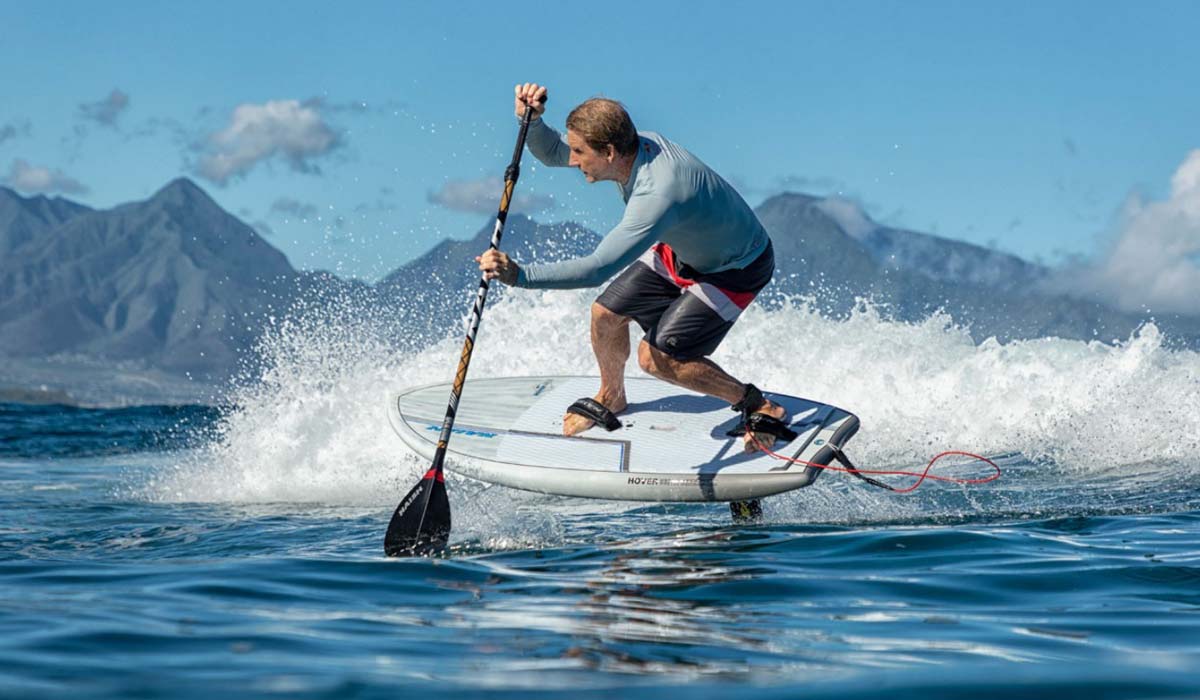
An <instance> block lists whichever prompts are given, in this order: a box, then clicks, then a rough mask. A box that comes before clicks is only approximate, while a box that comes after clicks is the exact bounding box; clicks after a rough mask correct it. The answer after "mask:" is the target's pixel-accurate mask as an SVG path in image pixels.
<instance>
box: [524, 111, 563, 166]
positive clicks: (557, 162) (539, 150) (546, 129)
mask: <svg viewBox="0 0 1200 700" xmlns="http://www.w3.org/2000/svg"><path fill="white" fill-rule="evenodd" d="M525 145H527V146H529V152H530V153H532V154H533V155H534V157H535V158H537V159H538V160H540V161H542V163H545V164H546V165H548V166H550V167H552V168H565V167H566V166H567V162H568V161H569V160H570V159H571V147H570V146H568V145H567V142H566V141H565V140H564V139H563V137H562V134H560V133H558V131H557V130H556V129H555V128H554V127H552V126H550V125H549V124H547V123H546V122H544V121H542V120H541V118H540V117H539V118H538V119H535V120H533V121H531V122H529V136H528V137H527V138H526V139H525Z"/></svg>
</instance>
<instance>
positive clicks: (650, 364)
mask: <svg viewBox="0 0 1200 700" xmlns="http://www.w3.org/2000/svg"><path fill="white" fill-rule="evenodd" d="M663 357H665V355H663V353H662V351H661V350H659V349H657V348H655V347H654V346H653V345H651V344H650V343H647V342H646V341H644V340H643V341H642V342H641V343H638V366H639V367H641V368H642V371H643V372H645V373H646V374H649V375H651V376H654V375H657V374H658V373H659V371H660V368H661V366H662V358H663Z"/></svg>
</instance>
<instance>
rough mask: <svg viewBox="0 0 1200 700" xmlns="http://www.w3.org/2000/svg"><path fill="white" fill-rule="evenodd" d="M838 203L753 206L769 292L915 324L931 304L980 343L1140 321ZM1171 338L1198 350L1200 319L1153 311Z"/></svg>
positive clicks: (798, 200)
mask: <svg viewBox="0 0 1200 700" xmlns="http://www.w3.org/2000/svg"><path fill="white" fill-rule="evenodd" d="M844 204H845V203H844V202H837V201H831V200H823V199H818V198H815V197H810V196H807V195H801V194H781V195H777V196H775V197H772V198H770V199H768V200H767V201H765V202H763V203H762V204H761V205H760V206H759V207H758V208H757V209H756V210H755V211H756V213H757V214H758V217H759V219H760V220H761V221H762V222H763V225H764V226H765V227H766V229H767V231H768V232H769V233H770V234H771V239H772V240H773V241H774V243H775V250H776V275H775V280H774V281H773V282H772V285H771V287H769V288H768V289H770V290H773V291H775V292H777V293H784V294H801V295H812V296H814V297H815V298H816V299H817V300H818V302H819V303H820V305H821V306H820V308H822V309H823V310H825V311H826V312H829V313H831V314H834V315H842V314H845V313H848V312H849V310H850V309H851V308H853V307H854V305H855V303H856V301H857V299H859V298H870V299H871V300H872V301H873V302H874V303H876V304H879V305H882V306H883V307H884V308H885V309H886V310H887V312H888V313H890V314H891V315H892V316H893V317H895V318H897V319H899V320H904V321H917V320H920V319H923V318H925V317H927V316H928V315H929V313H931V312H933V311H936V310H939V309H940V310H944V311H945V312H947V313H949V314H950V315H951V316H952V317H953V318H954V320H955V322H956V323H960V324H964V325H967V326H969V327H970V329H971V332H972V335H973V337H975V338H976V339H977V340H979V341H982V340H984V339H986V338H989V337H995V338H997V339H998V340H1000V341H1009V340H1015V339H1022V338H1043V337H1051V336H1053V337H1061V338H1071V339H1078V340H1093V339H1096V338H1100V339H1105V340H1109V339H1113V338H1127V337H1129V335H1130V333H1132V332H1133V331H1134V330H1135V329H1136V328H1138V327H1139V326H1140V325H1142V323H1143V322H1144V321H1145V320H1146V319H1145V317H1143V316H1140V315H1135V314H1128V313H1124V312H1121V311H1117V310H1115V309H1112V308H1109V307H1107V306H1104V305H1103V304H1099V303H1096V302H1091V301H1084V300H1079V299H1075V298H1071V297H1065V296H1061V295H1058V294H1053V293H1050V292H1047V291H1045V286H1044V285H1043V282H1044V281H1045V280H1046V279H1047V278H1048V277H1049V276H1050V275H1052V274H1053V272H1052V271H1051V270H1049V269H1047V268H1045V267H1042V266H1039V265H1035V264H1033V263H1029V262H1026V261H1024V260H1021V259H1020V258H1017V257H1016V256H1012V255H1008V254H1006V253H1001V252H998V251H994V250H991V249H988V248H983V247H980V246H975V245H972V244H969V243H963V242H961V241H952V240H948V239H944V238H940V237H937V236H931V235H929V234H924V233H916V232H911V231H903V230H899V229H890V228H886V227H881V226H878V225H876V224H874V223H873V222H871V221H870V220H869V219H868V218H866V217H865V215H863V214H862V213H861V212H857V213H856V212H853V211H849V210H847V209H846V207H845V206H844ZM1155 322H1156V323H1157V324H1158V325H1159V327H1160V328H1161V329H1163V330H1164V331H1166V332H1167V334H1168V335H1170V336H1172V337H1173V338H1174V339H1175V341H1176V342H1178V343H1180V344H1183V345H1186V346H1189V347H1197V346H1200V317H1196V316H1182V315H1178V314H1174V315H1172V314H1165V315H1159V316H1157V317H1156V318H1155Z"/></svg>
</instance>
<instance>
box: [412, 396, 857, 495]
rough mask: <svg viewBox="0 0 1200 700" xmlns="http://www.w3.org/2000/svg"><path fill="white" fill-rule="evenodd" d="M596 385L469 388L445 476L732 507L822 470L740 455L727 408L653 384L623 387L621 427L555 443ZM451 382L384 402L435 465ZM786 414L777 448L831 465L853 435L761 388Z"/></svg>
mask: <svg viewBox="0 0 1200 700" xmlns="http://www.w3.org/2000/svg"><path fill="white" fill-rule="evenodd" d="M599 386H600V379H599V378H598V377H502V378H484V379H473V380H468V381H467V383H466V385H465V386H464V388H463V393H462V397H461V400H460V402H459V406H458V412H457V415H456V419H455V423H454V432H453V434H452V436H451V438H450V442H449V445H448V451H447V459H446V468H447V469H449V470H451V471H454V472H456V473H459V474H463V475H465V476H468V477H471V478H475V479H479V480H481V481H487V482H490V483H496V484H501V485H504V486H510V487H513V488H520V489H526V490H531V491H539V492H543V493H553V494H559V495H565V496H580V497H590V498H610V499H619V500H637V501H729V500H746V499H752V498H759V497H762V496H768V495H771V494H775V493H780V492H783V491H789V490H792V489H796V488H801V487H803V486H807V485H809V484H810V483H812V481H813V480H814V479H815V478H816V476H817V475H818V474H819V472H820V470H819V469H817V468H815V467H807V466H805V465H802V464H792V463H789V462H787V461H784V460H780V459H777V458H774V457H771V456H769V455H766V454H763V453H761V452H759V453H753V454H746V453H745V452H744V451H743V449H742V439H741V438H740V437H729V436H727V435H726V433H727V432H728V431H729V430H731V429H732V428H734V427H735V426H736V425H737V424H738V422H739V420H740V416H739V415H738V414H736V413H735V412H733V411H731V410H730V409H729V404H727V403H725V402H723V401H720V400H718V399H714V398H711V397H708V396H704V395H702V394H697V393H694V392H691V391H688V390H685V389H681V388H679V387H676V386H673V385H671V384H667V383H666V382H662V381H659V380H656V379H649V378H628V379H626V394H627V397H628V400H629V408H628V409H627V410H625V411H624V412H622V413H621V414H620V415H619V416H618V417H619V418H620V420H621V423H622V428H621V429H619V430H616V431H613V432H607V431H605V430H604V429H603V428H599V427H596V428H592V429H591V430H589V431H587V432H585V433H583V434H581V435H577V436H574V437H564V436H563V435H562V417H563V413H564V412H565V410H566V408H567V406H569V405H571V403H573V402H574V401H575V400H576V399H579V398H582V397H584V396H593V395H594V394H595V393H596V390H597V389H598V388H599ZM450 388H451V387H450V384H436V385H429V386H423V387H415V388H411V389H406V390H404V391H402V392H400V393H398V394H396V395H393V396H392V397H391V400H390V408H389V412H388V413H389V418H390V419H391V422H392V426H393V427H394V428H395V430H396V432H397V434H399V436H400V438H401V439H402V440H403V441H404V442H405V444H407V445H408V446H409V447H410V448H412V449H413V450H414V451H416V452H417V453H418V454H420V455H422V456H424V457H426V458H429V459H432V458H433V454H434V452H435V451H436V447H437V440H438V435H439V434H440V432H441V429H442V421H443V419H444V418H445V414H446V404H447V401H448V400H449V397H450ZM765 393H766V395H767V396H768V397H769V398H770V399H771V400H772V401H775V402H776V403H779V404H781V405H783V406H784V408H786V409H787V411H788V415H789V419H788V422H789V425H790V426H791V428H792V430H794V431H796V432H797V433H799V437H798V438H797V439H796V440H793V441H791V442H789V443H787V444H786V445H784V444H781V443H777V444H776V446H775V448H774V451H775V452H777V453H778V454H780V455H784V456H787V457H790V458H793V459H798V460H802V461H805V462H812V463H817V464H828V463H829V461H830V460H831V459H832V458H833V452H832V449H831V447H830V446H831V445H836V446H839V447H840V446H841V445H843V444H844V443H845V442H846V440H848V439H850V437H851V436H852V435H853V434H854V433H855V432H856V431H857V430H858V418H857V417H855V416H854V415H852V414H850V413H848V412H846V411H843V410H841V409H838V408H835V407H833V406H828V405H826V404H822V403H817V402H814V401H809V400H807V399H802V398H798V397H795V396H786V395H782V394H774V393H771V392H765Z"/></svg>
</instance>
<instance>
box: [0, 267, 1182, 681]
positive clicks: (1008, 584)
mask: <svg viewBox="0 0 1200 700" xmlns="http://www.w3.org/2000/svg"><path fill="white" fill-rule="evenodd" d="M589 299H590V297H589V296H588V295H587V294H584V293H580V294H575V293H562V292H557V293H542V292H525V291H522V290H516V291H515V292H514V293H511V294H508V295H507V296H506V297H505V298H504V299H503V300H502V301H500V302H499V303H497V304H495V305H494V306H492V307H490V308H489V309H488V312H487V314H486V315H485V318H484V324H483V329H482V331H481V333H480V337H479V342H478V345H477V349H476V352H475V358H474V361H473V364H472V368H471V376H473V377H480V376H487V375H518V374H543V373H551V372H553V373H564V374H565V373H580V374H591V373H594V368H593V367H592V363H591V359H590V351H589V349H588V345H587V327H586V322H587V315H586V310H587V306H588V302H589ZM465 301H466V299H465V297H464V309H465V308H466V303H465ZM390 322H392V321H391V320H389V319H388V318H386V314H383V313H369V312H368V310H364V309H358V308H354V306H353V304H347V306H346V307H345V308H343V309H341V310H340V311H338V312H331V313H328V314H325V315H323V316H321V317H320V318H314V319H311V320H308V321H292V322H281V323H279V324H278V325H277V326H276V327H274V328H273V330H272V332H271V333H270V334H269V335H268V337H267V338H266V339H265V340H264V343H263V345H262V347H261V349H260V351H261V355H262V357H263V358H264V359H265V360H266V366H267V371H266V372H265V374H264V375H263V376H262V377H261V378H260V379H259V380H258V381H255V382H246V383H244V384H243V385H241V386H240V387H238V388H237V389H236V390H235V391H234V393H233V396H232V399H231V401H230V402H229V403H228V404H227V405H224V406H218V407H161V406H146V407H137V408H121V409H108V410H101V409H75V408H66V407H28V406H15V405H3V406H0V590H2V591H3V595H2V596H0V697H4V698H20V697H66V696H71V697H86V698H126V697H138V698H157V697H170V698H176V697H206V698H207V697H212V696H214V694H216V693H224V694H226V695H227V696H229V697H287V698H327V697H328V698H374V697H380V698H382V697H389V698H390V697H397V696H398V694H399V697H406V696H412V695H415V694H416V693H423V694H425V693H432V694H435V696H437V697H442V696H445V697H481V696H489V697H490V696H495V697H514V698H516V697H521V698H524V697H569V698H591V697H597V698H599V697H614V698H616V697H621V698H625V697H629V698H641V697H647V698H648V697H655V698H657V697H662V696H663V694H664V693H679V694H681V695H682V694H684V693H686V695H685V697H702V698H703V697H729V696H731V695H734V694H736V696H737V697H751V698H791V697H816V698H822V697H838V698H847V697H849V698H858V697H861V698H868V697H870V698H875V697H879V696H880V695H883V694H885V693H886V694H888V696H889V697H894V698H909V697H914V698H915V697H920V698H929V697H962V696H967V695H970V696H973V697H982V698H991V697H996V698H1001V697H1003V698H1012V697H1050V696H1054V697H1056V698H1066V697H1088V698H1092V697H1099V698H1176V697H1200V355H1198V354H1197V353H1195V352H1189V351H1184V350H1178V349H1172V346H1171V343H1170V340H1169V339H1168V338H1163V337H1162V336H1161V334H1160V333H1159V332H1158V330H1157V329H1156V328H1155V327H1154V326H1153V325H1152V324H1148V325H1147V326H1145V327H1143V328H1142V329H1141V330H1139V331H1138V332H1137V333H1136V334H1134V335H1133V336H1132V337H1130V338H1124V339H1117V340H1118V342H1115V343H1113V342H1111V340H1112V339H1105V340H1106V341H1110V342H1105V343H1100V342H1093V343H1085V342H1079V341H1067V340H1060V339H1042V340H1034V341H1024V342H1014V343H1009V344H1003V345H1002V344H999V343H996V342H993V341H984V342H982V343H975V342H973V341H972V339H971V338H970V335H969V331H968V330H965V329H962V328H958V327H956V326H955V324H954V322H953V320H952V319H949V318H946V317H942V316H934V317H932V318H930V319H929V320H927V321H926V322H924V323H921V324H899V323H894V322H891V321H888V320H887V319H885V318H883V317H882V316H881V315H880V313H879V312H878V311H877V310H875V309H873V308H871V307H870V306H866V305H864V307H863V308H861V309H860V310H859V311H857V312H856V313H855V314H853V315H852V316H851V317H850V318H848V319H842V320H836V321H835V320H829V319H826V318H823V317H822V316H821V315H820V314H818V313H816V311H814V310H813V309H812V308H811V307H810V306H808V305H806V304H805V303H803V302H799V301H792V302H789V303H786V304H784V305H782V306H777V307H775V308H771V309H768V308H765V307H751V309H750V310H749V311H748V312H747V314H746V316H745V317H744V318H743V319H742V320H741V321H740V322H739V324H738V326H737V327H735V329H734V331H733V333H732V334H731V335H730V337H729V339H728V340H727V342H726V343H725V345H723V346H722V348H721V350H720V351H719V352H718V354H717V355H716V356H715V358H714V359H716V360H717V361H718V362H720V363H721V364H723V365H724V366H726V367H727V368H729V369H730V370H731V371H732V372H733V373H734V374H736V375H738V376H740V377H743V378H744V379H747V380H751V381H754V382H755V383H756V384H758V385H759V386H763V387H765V388H769V389H771V390H776V391H781V392H786V393H791V394H797V395H801V396H807V397H811V398H813V399H817V400H821V401H826V402H829V403H833V404H836V405H839V406H844V407H845V408H847V409H849V410H852V411H854V412H855V413H856V414H858V415H859V416H860V418H861V419H862V422H863V427H862V429H861V431H860V432H859V434H858V435H857V436H856V437H855V438H854V439H853V440H851V441H850V443H849V444H848V447H847V451H848V453H849V454H850V455H851V456H852V457H853V458H854V459H855V461H856V462H857V463H859V464H860V465H863V466H874V467H901V468H913V467H917V468H920V467H923V465H924V464H925V462H926V461H927V460H928V459H929V458H930V457H932V456H933V455H934V454H936V453H937V452H940V451H942V450H946V449H960V450H967V451H971V452H975V453H980V454H985V455H989V456H991V457H993V458H995V459H996V461H997V463H998V464H999V465H1000V467H1001V468H1002V470H1003V475H1002V477H1001V479H1000V480H998V481H995V482H992V483H989V484H984V485H978V486H962V485H956V484H949V483H940V482H939V483H932V482H926V483H925V484H924V485H922V486H921V488H919V489H918V490H916V491H915V492H913V493H911V494H906V495H898V494H892V493H888V492H884V491H882V490H878V489H874V488H871V487H869V486H867V485H865V484H863V483H862V482H859V481H858V480H855V479H852V478H847V477H846V476H845V475H842V474H836V473H830V474H826V475H824V476H822V478H821V479H819V480H818V481H817V482H816V484H815V485H814V486H812V487H810V488H807V489H803V490H800V491H797V492H793V493H790V494H785V495H782V496H777V497H773V498H769V499H766V500H765V501H764V510H765V516H766V520H765V522H764V523H762V524H758V525H733V524H731V523H730V522H729V518H728V511H727V509H726V508H725V506H724V505H723V504H633V503H619V502H603V501H585V500H573V499H564V498H556V497H551V496H544V495H539V494H533V493H526V492H519V491H513V490H509V489H504V488H502V487H493V486H488V485H486V484H481V483H478V482H472V481H469V480H465V479H461V478H457V477H454V476H453V475H451V476H450V478H449V482H448V483H449V491H450V497H451V504H452V508H453V512H454V519H455V531H454V534H453V537H452V539H451V548H450V551H449V552H447V553H446V555H445V556H443V557H439V558H429V559H387V558H385V557H383V556H382V537H383V532H384V529H385V527H386V524H387V521H388V518H389V517H390V515H391V512H392V509H393V508H394V507H395V505H396V503H397V501H398V499H399V498H401V497H402V496H403V495H404V494H405V493H406V492H407V490H408V489H409V488H411V486H412V485H413V484H414V483H415V481H416V479H417V478H418V476H419V475H420V473H421V472H422V471H423V470H424V469H425V468H426V466H427V465H426V464H424V463H423V461H422V460H421V459H419V458H417V457H416V456H415V455H413V454H411V453H409V452H407V451H406V449H405V447H404V446H403V444H402V443H401V442H400V441H399V440H398V439H397V438H396V437H395V436H394V435H393V434H392V432H391V429H390V427H389V426H388V423H387V419H386V414H385V401H386V399H387V394H388V392H389V391H392V390H395V389H398V388H401V387H404V386H409V385H413V384H417V383H422V384H423V383H428V382H432V381H449V380H450V379H451V377H452V374H453V371H454V369H455V364H456V363H457V359H458V351H459V343H460V342H461V341H460V339H459V338H457V337H452V338H449V339H447V340H445V341H444V342H441V343H438V344H435V345H433V346H432V347H429V348H427V349H425V350H422V351H420V352H414V353H409V354H404V353H400V352H398V351H397V350H395V348H394V347H393V346H392V345H391V344H389V343H388V342H386V341H385V340H384V338H386V337H387V335H386V333H385V332H384V330H385V329H386V327H387V326H388V324H389V323H390ZM629 372H630V374H637V373H639V370H638V369H637V368H636V366H633V365H631V366H630V369H629ZM468 390H469V389H468ZM938 470H939V473H943V474H947V475H954V476H984V475H986V470H984V469H983V468H981V467H978V466H972V465H967V464H959V465H957V466H955V465H951V466H945V467H943V466H939V467H938ZM893 483H896V484H898V485H907V483H906V482H905V481H904V480H903V479H899V478H895V479H893Z"/></svg>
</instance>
